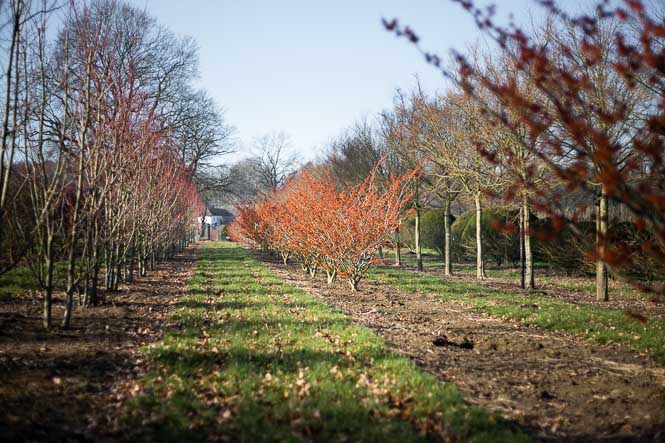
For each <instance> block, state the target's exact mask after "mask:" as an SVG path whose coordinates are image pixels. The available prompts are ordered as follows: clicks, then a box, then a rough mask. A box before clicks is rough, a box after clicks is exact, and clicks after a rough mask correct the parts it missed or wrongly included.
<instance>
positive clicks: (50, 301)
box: [42, 234, 53, 329]
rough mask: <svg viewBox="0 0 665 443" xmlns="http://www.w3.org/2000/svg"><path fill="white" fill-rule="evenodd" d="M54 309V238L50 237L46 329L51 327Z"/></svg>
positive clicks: (45, 305) (45, 313)
mask: <svg viewBox="0 0 665 443" xmlns="http://www.w3.org/2000/svg"><path fill="white" fill-rule="evenodd" d="M52 307H53V236H52V235H51V234H49V235H48V239H47V240H46V294H45V295H44V313H43V318H42V323H43V325H44V328H46V329H49V328H50V327H51V319H52Z"/></svg>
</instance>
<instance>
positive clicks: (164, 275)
mask: <svg viewBox="0 0 665 443" xmlns="http://www.w3.org/2000/svg"><path fill="white" fill-rule="evenodd" d="M196 252H197V250H196V248H190V249H188V250H187V251H186V252H185V253H184V254H182V255H180V256H178V257H176V258H175V259H174V260H172V261H170V262H168V263H165V264H162V265H160V266H159V268H158V269H157V270H155V271H152V272H150V273H148V276H146V277H143V278H139V279H137V280H136V282H135V283H133V284H132V285H130V286H127V287H123V288H121V291H120V292H119V293H115V294H108V295H107V301H106V303H105V304H104V305H102V306H98V307H92V308H86V309H77V310H75V311H74V314H73V318H72V327H71V328H70V329H69V330H63V329H61V328H60V327H58V326H56V327H54V328H53V330H52V331H49V332H45V331H44V329H43V328H42V326H41V318H40V313H41V304H40V300H39V299H30V298H29V297H20V298H16V299H14V300H12V301H11V302H5V303H2V304H0V380H2V382H1V383H0V405H1V407H0V441H2V442H11V441H44V440H48V441H100V439H101V440H104V438H103V435H104V434H105V432H106V431H107V430H106V429H104V426H105V424H106V423H109V422H111V420H112V417H108V416H107V415H108V414H109V412H108V411H109V410H110V409H109V408H111V407H112V406H113V405H114V402H117V401H119V400H121V399H119V398H118V395H117V394H116V393H115V391H114V389H112V388H113V387H115V386H117V385H118V384H119V383H121V380H125V379H131V378H132V377H133V374H134V372H135V371H136V368H137V365H140V363H141V361H140V358H139V356H138V355H137V350H138V348H139V347H140V346H142V345H144V344H146V343H149V342H152V341H155V340H158V339H159V338H160V337H161V335H162V329H163V328H164V327H165V326H167V325H166V316H167V313H168V311H169V310H170V309H171V308H172V307H173V306H174V305H175V303H176V302H177V299H178V297H179V296H180V294H182V293H183V292H184V291H186V290H187V280H188V277H189V275H191V273H192V272H193V269H194V264H195V256H196ZM62 306H63V300H62V299H59V300H56V306H55V308H54V312H53V315H54V320H56V323H58V322H59V320H60V318H61V317H62V312H63V309H62ZM111 413H112V412H111Z"/></svg>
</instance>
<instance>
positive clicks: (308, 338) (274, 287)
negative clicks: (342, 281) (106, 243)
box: [127, 243, 528, 442]
mask: <svg viewBox="0 0 665 443" xmlns="http://www.w3.org/2000/svg"><path fill="white" fill-rule="evenodd" d="M190 287H191V292H190V294H189V295H187V296H186V297H184V298H183V299H181V301H180V304H179V307H178V308H177V309H176V310H175V311H174V313H173V318H172V319H173V320H175V321H176V322H177V324H178V325H179V326H178V327H176V328H173V329H172V330H169V331H167V332H166V333H165V336H164V339H163V341H161V342H159V343H157V344H155V345H152V346H151V347H149V348H147V349H146V350H145V354H146V357H147V359H148V361H149V365H148V366H149V368H150V369H149V370H148V372H147V373H146V374H145V375H143V376H142V378H141V379H140V380H138V385H137V388H136V393H135V396H134V398H133V399H132V400H131V402H130V409H129V412H128V416H127V420H128V424H129V425H130V426H131V425H133V424H136V425H137V426H135V427H133V429H135V431H134V432H133V433H132V435H131V436H129V438H130V439H132V440H134V439H137V438H138V439H147V440H160V441H209V440H221V441H225V440H231V441H402V442H407V441H421V440H437V441H438V440H441V439H446V438H448V437H450V438H452V439H454V440H458V441H479V442H480V441H527V440H528V438H527V437H525V436H524V435H523V434H520V433H519V432H518V431H515V430H514V428H513V427H512V426H510V425H508V424H507V423H504V422H502V421H501V420H498V419H497V418H496V417H494V416H492V415H490V414H488V413H487V412H485V411H483V410H481V409H479V408H475V407H471V406H468V405H467V404H465V403H464V402H463V400H462V399H461V396H460V394H459V393H458V391H457V389H456V388H455V386H454V385H452V384H444V383H442V382H440V381H439V380H437V379H436V378H435V377H434V376H432V375H429V374H427V373H425V372H423V371H421V370H419V369H417V368H416V367H415V366H414V365H413V364H412V363H411V362H410V361H409V360H408V359H406V358H404V357H401V356H398V355H396V354H395V353H393V352H391V351H389V350H388V349H387V347H386V345H385V343H384V341H383V339H382V338H381V337H379V336H378V335H376V334H375V333H373V332H372V331H370V330H369V329H366V328H364V327H361V326H356V325H353V324H352V323H351V322H350V320H349V319H348V318H347V317H345V316H344V315H343V314H341V313H340V312H337V311H334V310H332V309H331V308H329V307H327V306H325V305H323V304H322V303H320V302H317V301H316V300H315V299H314V298H312V297H311V296H309V295H307V294H306V293H305V292H303V291H301V290H298V289H295V288H293V287H290V286H288V285H287V284H285V283H284V282H283V281H282V280H279V279H278V278H276V277H275V276H273V275H272V274H271V272H270V271H269V270H268V269H267V268H266V267H265V266H264V265H262V264H259V263H258V262H256V261H255V260H254V259H252V258H251V257H249V256H248V254H247V253H246V252H245V251H244V250H242V249H241V248H239V247H237V246H234V245H231V244H226V243H223V244H219V243H213V244H208V245H206V247H205V248H204V249H203V250H202V252H201V255H200V257H199V261H198V264H197V271H196V273H195V275H194V276H193V278H192V279H191V283H190Z"/></svg>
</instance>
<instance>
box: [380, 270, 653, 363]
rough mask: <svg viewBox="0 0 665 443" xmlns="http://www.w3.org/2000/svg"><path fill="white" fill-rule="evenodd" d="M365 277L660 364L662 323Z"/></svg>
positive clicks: (457, 287) (539, 300)
mask: <svg viewBox="0 0 665 443" xmlns="http://www.w3.org/2000/svg"><path fill="white" fill-rule="evenodd" d="M369 277H370V278H373V279H376V280H381V281H384V282H386V283H389V284H392V285H394V286H396V287H398V288H400V289H403V290H406V291H412V292H415V291H421V292H425V293H430V294H432V295H434V296H436V297H438V298H440V299H442V300H459V301H463V302H466V303H469V304H471V305H472V306H474V307H475V308H477V309H479V310H480V311H483V312H486V313H489V314H491V315H494V316H497V317H503V318H512V319H517V320H521V321H522V322H524V323H525V324H528V325H534V326H538V327H541V328H545V329H551V330H557V331H565V332H570V333H573V334H577V335H582V336H585V337H587V338H590V339H592V340H593V341H596V342H598V343H601V344H607V343H610V342H615V343H622V344H624V345H627V346H628V347H629V348H631V349H634V350H636V351H641V352H644V351H646V352H649V353H651V354H652V355H653V357H654V358H655V359H656V360H658V361H659V362H660V363H665V322H663V321H662V320H658V319H651V320H649V321H648V322H647V323H646V324H642V323H640V322H637V321H635V320H634V319H631V318H629V317H627V316H626V315H625V314H624V312H623V311H621V310H618V309H609V308H601V307H596V306H590V305H583V304H573V303H569V302H565V301H561V300H555V299H552V298H547V297H544V296H541V295H520V294H515V293H510V292H505V291H501V290H498V289H493V288H490V287H487V286H485V285H482V284H479V283H468V282H459V281H454V280H453V281H449V280H446V278H445V277H442V276H436V275H431V274H427V273H423V274H419V273H416V272H413V271H408V270H404V269H398V268H373V269H372V270H371V271H370V275H369Z"/></svg>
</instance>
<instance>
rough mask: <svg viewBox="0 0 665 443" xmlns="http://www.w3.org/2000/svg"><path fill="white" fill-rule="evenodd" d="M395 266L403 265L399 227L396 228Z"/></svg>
mask: <svg viewBox="0 0 665 443" xmlns="http://www.w3.org/2000/svg"><path fill="white" fill-rule="evenodd" d="M395 266H402V250H401V245H400V240H399V227H398V228H396V229H395Z"/></svg>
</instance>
